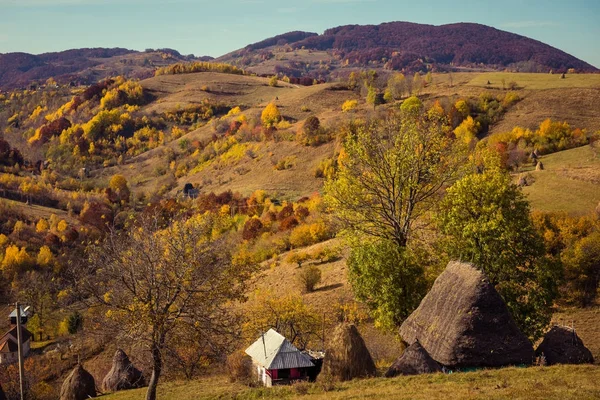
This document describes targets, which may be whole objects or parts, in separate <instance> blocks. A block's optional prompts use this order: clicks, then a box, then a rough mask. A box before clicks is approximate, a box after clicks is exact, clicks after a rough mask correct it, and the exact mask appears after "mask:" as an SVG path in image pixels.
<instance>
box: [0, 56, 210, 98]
mask: <svg viewBox="0 0 600 400" xmlns="http://www.w3.org/2000/svg"><path fill="white" fill-rule="evenodd" d="M209 59H211V58H210V57H202V58H196V57H194V56H193V55H191V56H183V55H181V54H179V53H178V52H177V51H175V50H171V49H158V50H152V49H149V50H147V51H145V52H139V51H134V50H128V49H122V48H113V49H105V48H94V49H72V50H66V51H61V52H57V53H44V54H39V55H34V54H28V53H6V54H0V89H3V90H10V89H15V88H20V87H27V86H29V85H30V84H34V83H43V82H45V81H46V80H47V79H48V78H54V79H55V80H56V81H57V82H59V83H69V82H72V81H74V82H76V83H79V84H91V83H95V82H97V81H98V80H100V79H103V78H106V77H109V76H115V75H125V76H127V77H128V78H147V77H149V76H152V73H153V71H154V70H155V69H156V68H157V67H162V66H165V65H169V64H173V63H177V62H185V61H194V60H203V61H207V60H209Z"/></svg>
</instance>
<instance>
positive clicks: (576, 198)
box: [523, 146, 600, 214]
mask: <svg viewBox="0 0 600 400" xmlns="http://www.w3.org/2000/svg"><path fill="white" fill-rule="evenodd" d="M541 161H542V163H543V164H544V170H543V171H534V170H531V168H528V169H529V171H527V170H526V171H525V172H523V173H524V174H526V175H529V177H531V178H533V181H534V182H533V183H532V184H531V185H530V186H526V187H524V188H523V192H524V193H525V194H526V195H527V197H528V198H529V201H530V202H531V207H532V208H533V209H534V210H539V211H547V212H560V211H564V212H567V213H570V214H587V213H590V212H593V211H594V209H595V207H596V206H597V205H598V204H599V203H600V155H599V154H598V150H597V149H593V148H592V147H591V146H583V147H578V148H575V149H570V150H565V151H560V152H557V153H553V154H549V155H547V156H543V157H542V158H541Z"/></svg>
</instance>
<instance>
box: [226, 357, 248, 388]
mask: <svg viewBox="0 0 600 400" xmlns="http://www.w3.org/2000/svg"><path fill="white" fill-rule="evenodd" d="M226 367H227V374H228V375H229V381H230V382H232V383H233V382H240V383H242V384H246V385H251V384H252V383H253V381H254V379H253V377H252V359H251V358H250V356H249V355H247V354H246V353H244V351H243V350H238V351H236V352H235V353H233V354H230V355H229V356H228V357H227V363H226Z"/></svg>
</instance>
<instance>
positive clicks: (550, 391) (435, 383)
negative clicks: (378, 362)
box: [101, 365, 600, 400]
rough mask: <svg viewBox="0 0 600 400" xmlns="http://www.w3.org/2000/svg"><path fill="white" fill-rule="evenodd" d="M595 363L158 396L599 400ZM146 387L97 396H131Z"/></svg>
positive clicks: (173, 391)
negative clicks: (299, 388)
mask: <svg viewBox="0 0 600 400" xmlns="http://www.w3.org/2000/svg"><path fill="white" fill-rule="evenodd" d="M599 376H600V369H599V367H597V366H589V365H586V366H572V365H571V366H554V367H544V368H541V367H532V368H505V369H499V370H482V371H477V372H466V373H455V374H450V375H444V374H432V375H419V376H411V377H397V378H392V379H386V378H374V379H363V380H355V381H350V382H346V383H338V384H336V385H335V386H334V387H333V390H331V391H328V392H325V391H323V389H322V387H321V386H320V385H319V384H311V385H308V386H309V387H308V388H307V394H306V395H303V394H300V393H298V392H297V391H296V390H294V388H293V387H275V388H256V389H250V388H248V387H245V386H242V385H239V384H230V383H229V382H228V380H227V377H225V376H214V377H209V378H205V379H202V380H199V381H192V382H175V383H166V384H163V385H160V386H159V389H158V397H159V398H162V399H177V400H191V399H215V398H219V399H234V398H235V399H240V400H241V399H296V398H305V397H307V398H311V399H368V398H373V399H381V398H386V399H388V398H392V399H414V400H421V399H422V400H435V399H444V400H445V399H448V398H455V399H549V400H552V399H556V400H559V399H560V400H563V399H597V398H598V397H599V396H600V387H599V386H598V377H599ZM144 393H145V391H144V389H141V390H134V391H128V392H121V393H115V394H113V395H109V396H105V397H101V398H104V399H106V400H134V399H140V398H143V396H144Z"/></svg>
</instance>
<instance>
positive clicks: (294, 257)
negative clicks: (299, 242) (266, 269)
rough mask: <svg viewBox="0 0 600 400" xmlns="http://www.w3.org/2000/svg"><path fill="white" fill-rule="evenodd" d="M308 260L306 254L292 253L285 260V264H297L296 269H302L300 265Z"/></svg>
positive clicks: (308, 257)
mask: <svg viewBox="0 0 600 400" xmlns="http://www.w3.org/2000/svg"><path fill="white" fill-rule="evenodd" d="M309 259H310V256H309V255H308V253H305V252H300V251H293V252H290V253H289V254H288V255H287V257H286V258H285V262H287V263H290V264H298V268H302V263H303V262H305V261H307V260H309Z"/></svg>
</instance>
